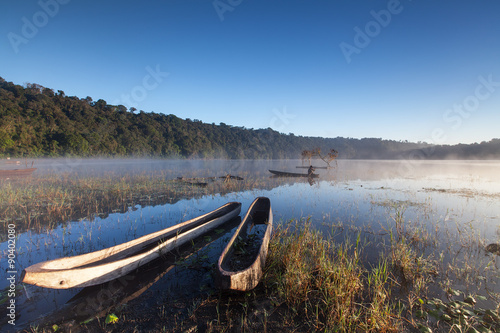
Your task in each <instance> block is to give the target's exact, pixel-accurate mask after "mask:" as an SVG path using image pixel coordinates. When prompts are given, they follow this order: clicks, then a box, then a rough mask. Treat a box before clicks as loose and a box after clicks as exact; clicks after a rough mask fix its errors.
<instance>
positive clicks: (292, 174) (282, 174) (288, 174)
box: [269, 170, 319, 178]
mask: <svg viewBox="0 0 500 333" xmlns="http://www.w3.org/2000/svg"><path fill="white" fill-rule="evenodd" d="M269 172H270V173H272V174H273V175H276V176H280V177H306V178H318V177H319V175H317V174H314V173H313V174H312V175H308V174H306V173H295V172H286V171H277V170H269Z"/></svg>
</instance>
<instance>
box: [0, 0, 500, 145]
mask: <svg viewBox="0 0 500 333" xmlns="http://www.w3.org/2000/svg"><path fill="white" fill-rule="evenodd" d="M1 7H2V8H1V11H0V36H1V38H0V50H1V59H2V60H1V61H0V76H2V77H3V78H4V79H6V80H7V81H12V82H14V83H16V84H24V83H26V82H30V83H38V84H41V85H43V86H46V87H50V88H53V89H54V90H56V91H57V90H63V91H64V92H65V93H66V95H70V96H78V97H80V98H85V97H86V96H91V97H92V98H93V99H94V100H97V99H100V98H102V99H104V100H106V101H107V102H108V103H111V104H123V105H125V106H127V107H131V106H134V107H136V108H137V109H138V110H144V111H145V112H151V111H154V112H158V113H166V114H175V115H177V116H179V117H181V118H190V119H199V120H202V121H203V122H207V123H212V122H214V123H216V124H218V123H220V122H224V123H226V124H229V125H234V126H244V127H247V128H267V127H271V128H273V129H275V130H278V131H280V132H283V133H294V134H296V135H303V136H323V137H337V136H342V137H353V138H363V137H376V138H383V139H392V140H408V141H413V142H417V141H426V142H429V143H435V144H455V143H473V142H481V141H489V140H490V139H492V138H498V137H500V131H499V130H498V127H499V124H500V38H499V35H498V32H499V31H500V2H498V1H494V0H489V1H485V0H482V1H464V0H454V1H451V0H432V1H431V0H427V1H424V0H422V1H416V0H413V1H410V0H401V1H396V0H390V1H377V0H369V1H368V0H366V1H349V0H337V1H325V0H301V1H298V0H273V1H265V0H252V1H250V0H216V1H201V0H175V1H174V0H164V1H124V0H121V1H114V0H111V1H83V0H41V1H11V2H3V3H2V5H1Z"/></svg>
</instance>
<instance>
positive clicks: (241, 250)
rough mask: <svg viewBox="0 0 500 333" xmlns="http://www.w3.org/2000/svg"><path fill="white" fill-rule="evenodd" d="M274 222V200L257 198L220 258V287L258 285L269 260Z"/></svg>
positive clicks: (235, 287)
mask: <svg viewBox="0 0 500 333" xmlns="http://www.w3.org/2000/svg"><path fill="white" fill-rule="evenodd" d="M272 225H273V212H272V210H271V201H270V200H269V198H265V197H259V198H256V199H255V200H254V202H253V203H252V204H251V205H250V208H249V209H248V212H247V214H246V215H245V217H244V218H243V220H242V222H241V223H240V226H239V227H238V229H236V231H235V233H234V235H233V237H232V238H231V240H230V241H229V243H228V244H227V246H226V248H225V249H224V251H223V252H222V254H221V256H220V258H219V263H218V270H217V276H216V282H217V284H218V286H219V287H220V288H221V289H232V290H241V291H246V290H251V289H253V288H255V286H257V284H258V283H259V280H260V278H261V277H262V270H263V268H264V265H265V263H266V257H267V250H268V245H269V239H270V238H271V231H272Z"/></svg>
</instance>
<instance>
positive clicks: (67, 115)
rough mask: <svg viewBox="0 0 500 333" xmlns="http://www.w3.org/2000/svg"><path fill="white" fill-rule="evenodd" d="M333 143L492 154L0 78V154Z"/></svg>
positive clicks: (486, 149) (181, 153) (349, 150)
mask: <svg viewBox="0 0 500 333" xmlns="http://www.w3.org/2000/svg"><path fill="white" fill-rule="evenodd" d="M313 148H320V149H321V151H323V152H328V151H330V149H332V148H334V149H336V150H337V151H339V158H359V159H371V158H382V159H393V158H408V157H410V158H418V159H422V158H429V159H440V158H461V159H466V158H500V140H499V139H494V140H492V141H490V142H482V143H480V144H473V145H455V146H431V145H429V144H427V143H411V142H401V141H391V140H382V139H378V138H364V139H352V138H341V137H337V138H319V137H303V136H296V135H293V134H282V133H279V132H277V131H274V130H272V129H271V128H267V129H247V128H244V127H235V126H230V125H226V124H224V123H220V124H218V125H216V124H213V123H212V124H207V123H203V122H201V121H199V120H190V119H181V118H178V117H176V116H175V115H172V114H170V115H165V114H159V113H154V112H151V113H147V112H144V111H139V112H137V110H135V109H133V108H131V109H130V110H127V108H126V107H125V106H123V105H110V104H108V103H107V102H106V101H104V100H102V99H99V100H98V101H94V100H93V99H92V98H91V97H86V98H78V97H74V96H66V95H65V93H64V92H63V91H61V90H59V91H57V92H54V90H52V89H50V88H46V87H43V86H40V85H38V84H29V83H28V84H26V85H25V86H20V85H16V84H13V83H12V82H7V81H5V80H4V79H3V78H1V77H0V156H12V157H22V156H24V157H43V156H54V157H56V156H83V157H91V156H100V157H102V156H110V157H111V156H136V157H139V156H148V157H176V158H232V159H235V158H248V159H271V158H272V159H277V158H300V156H301V152H302V151H303V150H306V149H313Z"/></svg>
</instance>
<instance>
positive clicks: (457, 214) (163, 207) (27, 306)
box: [0, 160, 500, 330]
mask: <svg viewBox="0 0 500 333" xmlns="http://www.w3.org/2000/svg"><path fill="white" fill-rule="evenodd" d="M300 164H301V162H300V161H298V160H297V161H281V160H279V161H163V160H142V161H136V160H124V161H116V160H114V161H108V160H94V161H90V160H62V161H53V160H47V161H37V162H35V165H36V166H37V167H38V170H37V173H36V174H34V175H33V177H43V175H44V174H51V173H54V172H68V173H69V177H72V176H75V177H80V176H85V175H93V176H94V175H106V174H108V173H110V172H115V173H116V172H120V173H123V174H126V173H129V174H130V173H148V172H163V173H165V176H166V177H169V178H171V179H176V178H177V177H186V178H187V177H200V176H207V177H211V176H222V175H226V174H232V175H237V176H242V177H243V178H244V179H245V182H246V183H247V184H248V188H244V189H241V190H233V191H228V192H227V193H224V194H217V193H213V194H209V195H205V196H202V197H197V198H186V199H183V200H180V201H178V202H175V203H167V204H165V203H163V204H158V205H155V206H143V207H141V206H135V207H130V209H129V210H128V211H126V212H121V213H111V212H106V213H110V214H109V215H103V217H101V218H96V219H94V220H93V221H90V220H86V219H84V220H82V221H61V224H60V225H59V226H57V227H56V228H55V229H53V230H51V231H47V232H45V233H41V234H37V233H35V232H32V231H28V232H26V233H19V234H18V235H17V239H16V251H17V252H16V254H17V258H16V259H17V261H16V265H17V266H16V267H17V270H18V272H19V273H18V274H20V272H21V271H22V268H24V267H27V266H29V265H32V264H34V263H37V262H40V261H44V260H50V259H55V258H59V257H64V256H72V255H77V254H80V253H86V252H90V251H95V250H99V249H102V248H106V247H109V246H112V245H116V244H120V243H123V242H125V241H128V240H131V239H134V238H137V237H140V236H142V235H145V234H148V233H151V232H154V231H157V230H160V229H163V228H166V227H168V226H171V225H173V224H176V223H178V222H180V221H182V220H185V219H189V218H193V217H195V216H198V215H200V214H202V213H203V212H207V211H210V210H213V209H215V208H217V207H219V206H221V205H223V204H225V203H227V202H230V201H239V202H241V203H242V214H243V213H244V212H246V210H247V209H248V207H249V205H250V204H251V202H252V201H253V200H254V199H255V197H257V196H265V197H269V198H270V199H271V204H272V209H273V213H274V221H275V223H276V224H279V223H284V222H286V221H288V220H290V219H297V220H301V221H302V223H305V221H306V220H309V221H310V222H311V223H312V224H313V225H314V226H315V227H316V228H317V229H320V230H321V231H323V232H324V233H325V234H326V235H331V236H333V238H334V239H335V240H336V241H338V242H342V241H345V240H346V239H348V238H349V237H354V238H355V237H356V236H357V235H358V234H362V235H363V237H364V246H365V247H366V251H365V252H364V256H365V257H364V259H365V260H366V267H367V268H369V267H370V263H371V262H374V261H376V260H377V259H378V258H379V256H380V253H381V252H382V251H383V248H384V246H386V245H387V243H388V242H389V240H388V237H389V232H388V231H389V230H390V228H391V227H392V226H393V225H394V220H395V218H396V217H397V216H398V214H402V216H403V217H404V221H405V222H406V224H405V227H406V228H408V229H410V228H414V229H415V230H418V231H419V234H418V235H415V237H417V236H418V237H421V239H423V237H424V236H426V237H427V238H425V239H426V241H425V242H423V241H422V242H420V243H416V244H417V245H418V246H417V245H416V248H417V250H419V251H420V253H421V254H422V255H424V254H427V255H428V254H431V255H433V256H434V258H435V259H436V260H441V261H443V263H446V264H449V265H451V266H452V268H454V269H455V268H456V270H448V271H443V272H440V275H439V278H440V279H446V278H449V279H451V280H452V281H453V283H454V285H455V286H457V287H462V289H466V288H471V287H470V286H469V285H467V284H470V283H471V282H470V281H471V279H472V278H471V277H470V276H469V275H470V274H471V273H467V274H469V275H464V274H466V273H464V271H459V270H458V268H460V269H463V268H464V267H465V264H464V263H466V264H467V265H469V266H470V267H473V265H477V269H476V268H473V269H472V268H471V272H472V271H474V269H475V270H476V271H479V268H480V267H485V266H487V265H489V263H490V262H491V260H492V258H494V257H492V256H493V255H492V254H490V255H489V256H486V253H485V251H484V249H483V248H484V247H485V246H486V245H487V244H490V243H498V242H499V240H500V173H499V172H498V170H499V169H500V168H499V167H500V163H499V162H498V161H454V162H453V161H426V162H418V163H417V162H412V163H409V162H405V161H343V160H341V161H338V167H336V168H334V169H330V170H322V169H317V171H316V173H318V174H319V175H320V177H319V179H317V180H315V181H314V182H309V181H308V180H307V179H306V178H304V179H295V178H271V177H270V176H271V175H270V173H269V172H268V171H267V170H268V169H276V170H287V169H288V170H291V169H292V168H295V166H296V165H300ZM38 171H39V172H38ZM249 180H251V181H249ZM353 235H354V236H353ZM226 238H227V239H228V238H229V236H227V235H226ZM227 239H226V241H227ZM203 240H204V239H203ZM224 240H225V237H224V236H221V237H220V238H219V239H218V240H217V242H220V244H219V243H217V242H216V243H214V246H212V247H205V248H204V250H201V251H203V254H200V252H197V253H198V254H195V255H193V256H191V257H190V258H194V257H197V258H202V257H203V259H202V260H203V264H202V265H199V263H198V264H197V265H194V264H189V263H188V264H186V265H187V266H190V267H191V268H192V269H190V270H187V269H184V268H186V267H187V266H184V265H183V266H182V267H181V266H179V265H176V267H175V268H171V266H172V260H173V259H172V260H171V261H168V260H165V261H164V262H162V263H161V264H159V265H158V266H154V267H152V266H148V268H147V269H145V270H144V274H143V275H141V276H139V275H138V276H134V277H133V278H134V279H139V280H137V282H133V283H128V282H127V283H126V286H123V283H121V282H120V281H115V282H114V283H113V285H108V286H100V287H99V288H95V289H86V290H78V289H77V290H50V289H43V288H38V287H35V286H23V287H22V288H21V289H20V290H19V292H18V295H17V296H16V304H17V309H16V310H17V313H18V319H19V321H18V322H19V323H20V324H21V323H27V324H29V323H31V322H33V321H35V319H37V318H38V317H39V316H41V315H44V314H47V313H52V314H53V315H54V316H56V315H57V316H60V317H54V318H69V316H70V315H73V314H74V313H75V311H76V312H81V311H80V310H78V311H77V310H75V309H76V307H78V306H79V304H85V302H87V303H88V301H85V300H89V299H90V300H91V299H93V297H94V298H97V297H98V295H99V293H101V296H100V297H101V298H102V299H103V301H102V302H101V303H99V302H97V303H95V302H94V301H92V304H98V305H99V306H97V307H95V308H91V309H92V311H93V312H94V314H96V313H100V312H101V311H104V310H106V309H110V308H109V307H113V306H115V305H116V304H111V305H109V304H110V303H108V302H107V301H106V299H107V298H106V297H105V296H106V295H107V294H106V293H107V292H106V290H107V291H110V292H112V293H113V295H114V294H115V293H116V294H118V295H121V296H120V298H121V300H122V301H120V302H121V303H123V302H131V303H133V304H136V303H135V302H137V304H136V305H133V304H131V305H130V306H137V307H139V308H140V307H143V308H147V307H148V306H151V307H153V308H154V307H156V306H157V303H162V304H170V303H169V302H168V300H169V299H172V298H174V297H176V296H175V295H176V291H178V292H181V293H184V294H183V295H182V296H183V297H191V295H194V294H196V292H199V286H198V285H196V286H192V281H203V282H202V284H203V285H206V288H208V289H209V288H211V283H212V282H211V281H212V280H211V276H210V265H211V264H213V263H215V262H216V261H217V257H218V255H220V252H221V251H222V249H223V247H224V245H225V243H224ZM418 247H419V248H418ZM0 250H1V253H2V264H3V263H4V262H5V261H4V258H6V253H7V243H5V242H4V243H2V244H0ZM493 261H494V260H493ZM173 262H174V263H175V261H173ZM495 264H497V263H496V262H494V264H491V265H490V266H491V267H495ZM443 266H445V265H443ZM200 267H201V268H200ZM474 267H475V266H474ZM495 269H497V273H496V274H497V275H496V276H498V267H496V268H495ZM174 271H175V274H174ZM4 272H5V268H4V267H2V273H1V276H0V288H1V289H2V290H4V289H5V288H6V287H7V280H6V277H4V276H5V275H4ZM195 272H196V274H199V275H197V276H196V275H193V274H194V273H195ZM492 276H493V277H494V276H495V275H492ZM483 277H484V279H481V281H480V283H479V285H477V286H476V289H477V290H479V291H481V292H486V291H485V290H486V289H488V290H492V291H494V292H500V289H499V288H500V287H499V286H498V285H497V284H495V281H494V278H493V277H491V276H483ZM464 279H465V280H466V281H464ZM467 279H469V280H468V281H467ZM17 281H19V275H18V276H17ZM130 281H136V280H130ZM151 283H152V284H151ZM190 283H191V284H190ZM150 284H151V285H150ZM146 286H148V287H146ZM122 287H124V288H122ZM145 287H146V289H143V288H145ZM103 290H104V291H103ZM186 293H187V294H186ZM89 295H90V296H89ZM91 295H93V296H91ZM132 295H135V296H133V297H137V298H136V301H131V299H132V298H131V297H132ZM169 295H171V296H169ZM89 297H90V298H89ZM179 297H180V296H179ZM120 302H118V303H120ZM138 304H140V305H138ZM80 307H82V306H81V305H80ZM68 311H69V312H68ZM144 311H146V310H144ZM68 313H69V314H68ZM87 314H88V313H84V316H83V317H85V316H86V315H87ZM83 317H82V318H83ZM6 327H7V328H8V326H2V327H1V328H2V330H4V329H5V328H6Z"/></svg>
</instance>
